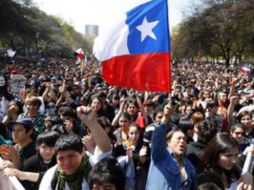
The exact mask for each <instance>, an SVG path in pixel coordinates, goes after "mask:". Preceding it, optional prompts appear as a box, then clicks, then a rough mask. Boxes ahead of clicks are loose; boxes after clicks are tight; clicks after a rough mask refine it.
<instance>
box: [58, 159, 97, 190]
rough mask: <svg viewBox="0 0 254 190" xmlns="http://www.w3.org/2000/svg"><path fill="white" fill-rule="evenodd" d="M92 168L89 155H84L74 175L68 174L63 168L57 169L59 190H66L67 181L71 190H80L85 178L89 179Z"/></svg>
mask: <svg viewBox="0 0 254 190" xmlns="http://www.w3.org/2000/svg"><path fill="white" fill-rule="evenodd" d="M91 169H92V167H91V165H90V163H89V158H88V156H86V155H85V156H84V157H83V159H82V161H81V163H80V166H79V168H78V169H77V171H76V172H75V173H73V174H72V175H66V174H65V173H64V171H62V170H61V169H57V171H56V176H57V181H58V185H57V186H58V188H57V189H58V190H64V187H65V182H67V184H68V186H69V187H70V190H79V189H81V187H82V182H83V178H84V177H85V178H86V179H87V177H88V174H89V172H90V170H91Z"/></svg>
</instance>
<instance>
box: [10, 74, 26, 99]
mask: <svg viewBox="0 0 254 190" xmlns="http://www.w3.org/2000/svg"><path fill="white" fill-rule="evenodd" d="M25 84H26V78H25V77H24V75H19V74H15V75H11V79H10V93H11V94H13V95H16V96H18V95H19V93H20V91H24V90H25Z"/></svg>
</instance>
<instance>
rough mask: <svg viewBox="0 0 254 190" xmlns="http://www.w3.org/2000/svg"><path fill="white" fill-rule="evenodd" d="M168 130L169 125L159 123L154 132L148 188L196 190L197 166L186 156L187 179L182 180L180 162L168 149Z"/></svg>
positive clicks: (151, 189) (149, 189) (147, 189)
mask: <svg viewBox="0 0 254 190" xmlns="http://www.w3.org/2000/svg"><path fill="white" fill-rule="evenodd" d="M171 125H173V124H171ZM166 132H167V126H166V125H159V126H158V127H156V129H155V131H154V133H153V138H152V151H151V164H150V168H149V173H148V178H147V183H146V190H154V189H160V190H195V189H196V187H197V186H196V185H197V180H196V173H195V168H194V167H193V166H192V164H191V162H190V161H189V160H187V159H185V158H184V167H185V170H186V173H187V179H186V180H185V181H181V177H180V171H179V167H178V163H177V161H176V159H175V158H174V156H173V155H172V153H171V152H170V150H168V149H167V144H166Z"/></svg>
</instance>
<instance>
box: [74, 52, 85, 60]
mask: <svg viewBox="0 0 254 190" xmlns="http://www.w3.org/2000/svg"><path fill="white" fill-rule="evenodd" d="M75 56H76V58H80V59H83V58H84V54H82V53H79V54H75Z"/></svg>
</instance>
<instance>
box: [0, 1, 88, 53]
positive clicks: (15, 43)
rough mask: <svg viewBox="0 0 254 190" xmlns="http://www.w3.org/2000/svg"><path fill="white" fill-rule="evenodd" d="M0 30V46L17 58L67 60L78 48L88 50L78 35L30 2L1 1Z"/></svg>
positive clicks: (63, 22)
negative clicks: (35, 56)
mask: <svg viewBox="0 0 254 190" xmlns="http://www.w3.org/2000/svg"><path fill="white" fill-rule="evenodd" d="M0 26H1V30H0V45H1V46H2V47H11V48H12V49H14V50H16V51H17V52H18V53H19V54H25V55H27V54H34V53H40V52H44V53H46V54H48V55H50V56H54V55H61V56H63V57H70V56H72V54H73V51H74V50H76V49H78V48H80V47H81V48H83V49H85V50H90V49H91V45H89V43H88V41H87V40H85V39H84V37H83V36H82V34H80V33H78V32H76V31H75V30H74V28H73V27H72V26H70V25H69V24H67V23H66V22H65V21H63V20H62V19H60V18H57V17H54V16H49V15H47V14H46V13H45V12H43V11H41V10H39V9H38V8H37V7H36V6H34V4H33V3H32V1H31V0H1V1H0Z"/></svg>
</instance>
